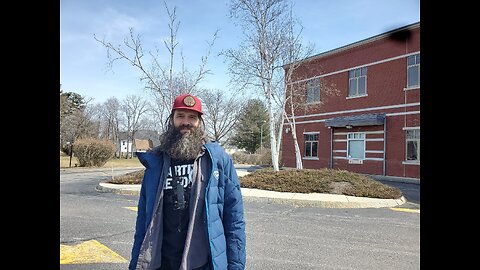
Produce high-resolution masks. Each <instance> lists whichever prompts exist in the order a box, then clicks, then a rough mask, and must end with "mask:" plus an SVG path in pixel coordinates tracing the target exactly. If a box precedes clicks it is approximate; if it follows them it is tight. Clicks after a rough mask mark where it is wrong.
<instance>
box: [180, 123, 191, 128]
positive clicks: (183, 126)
mask: <svg viewBox="0 0 480 270" xmlns="http://www.w3.org/2000/svg"><path fill="white" fill-rule="evenodd" d="M183 128H188V129H191V128H193V125H191V124H186V125H180V126H179V127H178V129H183Z"/></svg>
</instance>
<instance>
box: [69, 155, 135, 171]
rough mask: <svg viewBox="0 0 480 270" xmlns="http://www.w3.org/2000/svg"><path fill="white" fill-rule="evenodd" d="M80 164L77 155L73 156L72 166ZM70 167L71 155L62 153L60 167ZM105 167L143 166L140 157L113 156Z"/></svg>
mask: <svg viewBox="0 0 480 270" xmlns="http://www.w3.org/2000/svg"><path fill="white" fill-rule="evenodd" d="M78 164H79V162H78V159H77V158H76V157H72V168H73V167H77V166H78ZM69 167H70V157H69V156H67V155H60V168H62V169H63V168H69ZM102 167H103V168H124V167H143V165H142V164H141V163H140V161H139V160H138V158H136V157H133V158H127V159H126V158H111V159H110V160H108V161H107V163H105V165H103V166H102Z"/></svg>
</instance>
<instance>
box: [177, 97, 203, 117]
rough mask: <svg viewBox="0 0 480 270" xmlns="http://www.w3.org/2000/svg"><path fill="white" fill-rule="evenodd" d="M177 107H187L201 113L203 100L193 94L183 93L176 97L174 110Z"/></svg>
mask: <svg viewBox="0 0 480 270" xmlns="http://www.w3.org/2000/svg"><path fill="white" fill-rule="evenodd" d="M176 109H186V110H192V111H196V112H198V113H199V114H200V115H202V114H203V112H202V102H201V101H200V99H198V98H197V97H196V96H194V95H191V94H182V95H180V96H178V97H176V98H175V101H174V102H173V107H172V112H173V110H176Z"/></svg>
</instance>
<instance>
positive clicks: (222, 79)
mask: <svg viewBox="0 0 480 270" xmlns="http://www.w3.org/2000/svg"><path fill="white" fill-rule="evenodd" d="M167 4H168V6H169V8H170V9H171V10H173V7H174V6H176V8H177V19H178V21H180V28H179V30H178V34H177V39H178V42H179V45H178V47H177V49H178V51H180V50H181V51H182V52H183V54H184V57H185V65H186V67H187V69H188V70H190V71H195V70H197V69H198V66H199V65H200V62H201V57H202V56H204V55H205V54H206V51H207V49H208V46H207V41H208V40H211V39H212V37H213V34H214V32H215V31H216V30H219V35H218V38H217V40H216V41H215V44H214V47H213V48H212V52H211V55H210V57H209V61H208V65H207V68H208V69H209V70H210V71H211V73H212V74H210V75H208V76H207V77H206V78H205V80H204V81H202V83H201V86H202V87H204V88H211V89H217V88H218V89H226V90H228V81H229V79H230V78H229V75H228V73H227V67H228V64H227V63H226V62H225V59H224V58H223V57H221V56H217V54H218V52H220V51H221V50H223V49H229V48H232V49H236V48H237V46H236V44H238V42H239V41H240V40H241V39H242V35H241V29H240V28H238V27H236V26H235V25H234V21H232V20H231V19H229V17H228V4H229V0H167ZM293 13H294V16H296V17H298V18H299V19H300V21H301V23H302V25H303V27H304V29H303V33H302V37H303V42H304V44H308V43H313V44H314V46H315V53H322V52H325V51H328V50H331V49H335V48H338V47H341V46H345V45H348V44H350V43H354V42H357V41H360V40H362V39H365V38H369V37H372V36H375V35H378V34H381V33H384V32H386V31H389V30H392V29H395V28H398V27H402V26H405V25H408V24H411V23H415V22H419V21H420V0H335V1H332V0H297V1H295V2H294V8H293ZM167 24H168V17H167V14H166V12H165V7H164V4H163V0H60V84H61V89H62V90H63V91H64V92H75V93H78V94H80V95H82V96H84V97H86V98H92V99H93V102H104V101H106V100H107V99H108V98H110V97H112V96H115V97H117V98H118V99H123V98H125V97H126V96H127V95H134V94H135V95H144V94H145V92H144V91H143V90H142V84H141V83H140V81H139V78H140V74H139V72H138V71H137V70H136V69H135V68H133V67H132V66H129V65H128V64H127V63H126V62H124V61H118V62H117V63H116V64H115V65H114V66H113V71H112V70H108V69H107V65H106V64H107V55H106V49H105V48H104V47H103V46H102V44H100V43H99V42H98V41H96V40H95V39H94V35H95V36H97V37H99V38H100V39H102V38H105V39H106V40H107V41H109V42H111V43H113V44H121V43H122V42H123V39H124V38H125V37H126V36H127V35H128V33H129V32H128V31H129V28H130V27H132V28H133V29H134V31H135V33H136V34H139V35H141V37H142V42H143V45H144V50H145V54H147V52H148V50H153V49H154V48H155V47H158V48H159V49H160V51H161V52H162V53H166V50H165V49H164V48H165V47H164V45H163V41H164V40H166V39H167V38H168V37H169V33H168V26H167ZM162 59H165V62H164V64H167V63H168V59H167V58H165V57H162ZM162 59H161V61H162ZM144 61H146V62H145V64H147V63H149V61H148V59H147V58H146V59H145V60H144ZM176 61H177V62H179V61H180V56H176Z"/></svg>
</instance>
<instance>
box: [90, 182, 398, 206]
mask: <svg viewBox="0 0 480 270" xmlns="http://www.w3.org/2000/svg"><path fill="white" fill-rule="evenodd" d="M96 190H97V191H99V192H111V193H116V194H122V195H136V196H139V195H140V185H119V184H111V183H100V184H99V185H98V186H97V187H96ZM242 195H243V198H244V200H246V201H260V202H267V203H272V202H276V203H290V204H294V205H297V206H316V207H324V208H383V207H398V206H401V205H403V204H404V203H406V202H407V200H406V199H405V197H403V196H402V197H401V198H399V199H377V198H365V197H355V196H346V195H337V194H324V193H309V194H305V193H291V192H278V191H270V190H259V189H251V188H242Z"/></svg>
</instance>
